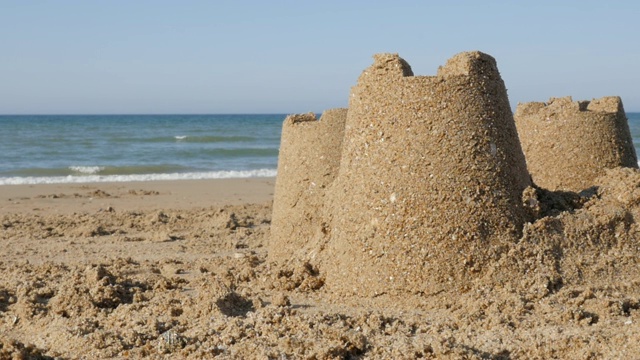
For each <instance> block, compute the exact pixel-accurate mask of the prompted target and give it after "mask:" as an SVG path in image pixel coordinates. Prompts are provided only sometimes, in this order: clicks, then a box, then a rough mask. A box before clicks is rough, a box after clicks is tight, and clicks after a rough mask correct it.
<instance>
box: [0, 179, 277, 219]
mask: <svg viewBox="0 0 640 360" xmlns="http://www.w3.org/2000/svg"><path fill="white" fill-rule="evenodd" d="M274 187H275V177H265V178H237V179H200V180H154V181H131V182H100V183H64V184H35V185H26V184H25V185H6V186H0V215H4V214H9V213H16V212H19V213H24V212H33V211H36V212H39V213H73V212H83V211H84V212H93V211H97V210H100V209H107V208H109V207H111V208H113V209H118V210H145V209H160V208H171V209H191V208H203V207H209V206H221V205H243V204H256V203H265V202H270V201H271V200H272V199H273V190H274Z"/></svg>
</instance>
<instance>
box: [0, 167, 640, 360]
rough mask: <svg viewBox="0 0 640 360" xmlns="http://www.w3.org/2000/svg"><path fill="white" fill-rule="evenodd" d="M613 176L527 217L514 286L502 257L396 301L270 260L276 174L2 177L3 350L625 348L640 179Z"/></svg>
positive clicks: (321, 355)
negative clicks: (522, 271) (580, 198)
mask: <svg viewBox="0 0 640 360" xmlns="http://www.w3.org/2000/svg"><path fill="white" fill-rule="evenodd" d="M608 178H609V179H611V180H610V181H609V182H603V181H600V182H601V183H602V186H601V187H600V189H601V190H600V192H599V195H598V198H597V199H596V198H592V199H591V200H589V202H587V204H586V205H585V206H584V207H583V208H582V209H576V210H572V211H565V212H562V211H557V210H549V209H547V210H548V211H551V212H554V211H555V213H553V214H552V213H550V215H551V216H549V217H546V218H545V219H546V220H545V219H543V220H541V221H538V222H536V223H534V224H529V225H527V226H528V228H529V230H527V231H528V233H529V234H530V235H529V240H528V241H523V242H522V243H521V244H519V245H518V246H514V249H513V251H511V252H510V253H509V256H510V257H512V258H513V259H515V258H516V257H517V258H518V260H517V262H518V263H519V264H528V266H529V268H530V269H531V273H530V274H529V275H528V276H526V277H522V279H521V280H520V283H521V285H522V286H513V285H512V284H513V283H514V282H513V281H510V282H504V281H505V279H508V278H509V276H513V277H517V276H521V275H518V273H517V272H514V273H513V274H507V275H505V274H502V275H498V274H497V273H498V272H499V271H500V270H501V269H509V264H506V263H505V261H506V260H509V259H500V261H498V262H496V265H495V268H494V269H493V270H495V271H494V272H493V274H491V275H490V277H491V278H493V279H499V278H501V279H502V280H501V281H503V283H502V284H501V283H500V282H499V281H497V280H496V281H495V282H494V283H493V284H492V285H491V283H490V282H487V281H482V282H479V283H478V284H479V285H478V286H477V287H475V288H473V289H469V291H466V292H462V293H460V292H457V291H456V292H454V291H451V292H446V291H445V292H442V293H439V294H421V295H416V296H413V297H407V298H405V299H402V300H398V299H397V298H396V299H394V298H387V297H385V296H384V295H383V296H380V297H376V298H364V297H363V298H357V297H349V298H343V297H341V296H337V295H335V294H333V293H331V292H328V291H326V290H325V287H324V286H323V276H322V274H321V273H318V272H317V271H315V270H314V268H313V267H312V266H311V265H310V264H307V263H300V264H297V265H289V266H290V267H289V268H283V267H279V266H276V265H274V264H269V263H268V262H267V261H265V260H266V257H267V253H268V251H269V241H268V239H269V227H270V221H271V202H272V197H273V188H274V179H257V180H255V179H251V180H245V179H241V180H215V181H211V180H209V181H176V182H149V183H105V184H85V185H77V184H67V185H37V186H3V187H0V204H1V207H0V218H1V223H2V228H1V231H0V236H1V240H2V249H3V250H2V252H1V257H0V271H1V273H2V275H3V276H2V277H1V278H0V358H1V359H13V358H16V359H20V358H31V359H35V358H38V359H54V358H55V359H79V358H86V359H95V358H142V357H146V358H157V359H162V358H193V359H196V358H220V359H281V358H291V359H293V358H302V359H341V358H342V359H348V358H352V359H379V358H388V359H391V358H395V359H403V358H404V359H413V358H438V359H440V358H450V359H521V358H528V359H548V358H585V359H586V358H593V359H595V358H609V359H612V358H630V357H633V354H638V353H639V351H640V347H639V346H638V344H639V343H640V342H638V340H639V339H640V326H638V322H639V321H640V318H639V317H640V312H639V311H640V310H639V309H640V292H639V291H638V283H640V277H638V275H637V274H638V272H637V271H636V270H637V268H638V266H637V258H636V256H637V252H638V249H637V245H634V244H633V243H632V242H631V241H629V240H625V239H632V238H634V237H635V235H636V231H637V227H636V224H635V221H633V216H635V215H637V214H638V206H637V204H638V203H639V201H638V199H639V196H640V195H639V194H640V192H639V191H638V190H637V189H638V185H640V174H638V171H637V170H631V169H626V170H620V171H618V172H609V173H608ZM624 214H627V215H624ZM625 216H626V218H625ZM625 219H627V220H625ZM554 221H555V222H556V223H559V222H561V223H563V224H564V225H565V228H567V229H569V228H571V227H572V226H573V228H574V230H575V229H578V228H580V227H581V228H582V230H584V231H583V232H582V234H581V236H582V239H583V240H584V239H587V238H588V236H590V234H594V235H595V232H594V231H600V234H599V239H600V240H598V241H596V240H593V241H587V240H584V241H583V243H582V244H579V243H578V242H575V240H576V239H575V238H571V237H567V242H566V243H565V244H564V245H558V244H556V245H555V246H556V247H555V250H553V249H550V248H548V247H546V245H545V244H544V242H545V241H543V240H542V237H540V238H538V239H537V240H535V239H534V236H533V235H531V234H534V235H535V234H539V235H540V236H547V235H548V232H547V230H548V228H549V223H552V222H554ZM575 224H581V225H575ZM612 229H613V230H612ZM611 231H613V232H614V233H615V234H616V235H614V237H612V239H616V240H610V238H609V237H608V235H607V234H609V233H610V232H611ZM545 234H547V235H545ZM603 234H604V235H603ZM630 236H631V237H630ZM547 237H548V238H550V237H549V236H547ZM571 241H574V243H573V244H572V243H571ZM558 246H560V249H562V251H563V254H562V256H561V257H559V255H558V254H555V255H554V253H553V251H556V252H557V251H560V250H558V249H559V248H558ZM578 247H579V248H580V252H579V253H578V252H576V251H575V250H574V249H575V248H578ZM516 255H517V256H516ZM554 256H555V257H554ZM550 259H555V260H556V261H557V266H559V267H561V268H563V269H564V271H565V272H566V273H565V274H563V276H564V277H563V278H560V279H559V280H558V279H557V278H554V277H553V274H551V272H547V273H544V272H543V271H542V269H544V266H542V265H541V264H545V263H548V262H549V261H550ZM536 264H538V265H536ZM580 264H581V265H580ZM580 266H582V268H580ZM570 269H574V270H575V269H578V270H579V271H580V272H581V275H580V276H581V279H582V281H577V280H576V279H577V277H572V276H570V275H571V273H570V271H569V270H570ZM490 270H491V269H490ZM485 280H486V279H485ZM515 283H518V282H517V281H516V282H515ZM452 289H453V288H452Z"/></svg>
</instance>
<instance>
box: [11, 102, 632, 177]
mask: <svg viewBox="0 0 640 360" xmlns="http://www.w3.org/2000/svg"><path fill="white" fill-rule="evenodd" d="M285 117H286V114H250V115H237V114H235V115H0V185H12V184H55V183H92V182H120V181H154V180H186V179H224V178H251V177H273V176H276V173H277V164H278V150H279V146H280V133H281V131H282V122H283V121H284V119H285ZM627 118H628V119H629V128H630V130H631V135H632V137H633V143H634V145H635V147H636V153H638V154H640V151H639V150H640V113H627Z"/></svg>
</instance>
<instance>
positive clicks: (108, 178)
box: [0, 169, 277, 185]
mask: <svg viewBox="0 0 640 360" xmlns="http://www.w3.org/2000/svg"><path fill="white" fill-rule="evenodd" d="M276 174H277V171H276V170H275V169H257V170H225V171H211V172H191V173H173V174H132V175H84V176H72V175H69V176H50V177H7V178H0V185H36V184H66V183H74V184H77V183H100V182H130V181H131V182H132V181H160V180H207V179H242V178H256V177H275V176H276Z"/></svg>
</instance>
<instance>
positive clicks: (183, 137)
mask: <svg viewBox="0 0 640 360" xmlns="http://www.w3.org/2000/svg"><path fill="white" fill-rule="evenodd" d="M174 138H176V140H184V139H186V138H187V135H176V136H174Z"/></svg>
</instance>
